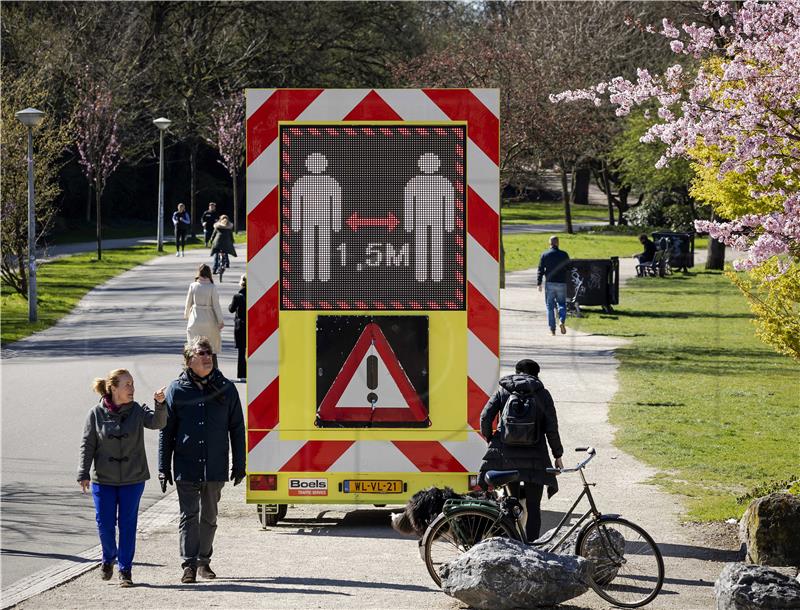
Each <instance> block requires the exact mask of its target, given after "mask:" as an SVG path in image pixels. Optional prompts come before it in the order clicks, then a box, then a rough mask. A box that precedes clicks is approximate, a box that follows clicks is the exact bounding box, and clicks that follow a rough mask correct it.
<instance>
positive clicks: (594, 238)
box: [503, 232, 708, 271]
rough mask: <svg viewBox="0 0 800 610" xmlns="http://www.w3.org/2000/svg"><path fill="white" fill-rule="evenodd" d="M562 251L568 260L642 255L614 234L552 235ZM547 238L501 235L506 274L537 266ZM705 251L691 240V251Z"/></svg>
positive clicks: (635, 243)
mask: <svg viewBox="0 0 800 610" xmlns="http://www.w3.org/2000/svg"><path fill="white" fill-rule="evenodd" d="M556 235H558V236H559V239H560V246H561V249H562V250H565V251H566V252H568V253H569V255H570V257H571V258H608V257H610V256H619V257H620V258H623V257H626V256H628V257H630V256H633V255H634V254H637V253H639V252H641V251H642V245H641V244H640V243H639V240H638V239H637V237H636V236H635V235H625V234H618V233H609V234H603V233H595V232H581V233H574V234H572V235H569V234H567V233H556ZM549 239H550V235H549V234H547V233H517V234H513V235H508V234H507V235H503V246H504V247H505V252H506V270H507V271H520V270H522V269H530V268H531V267H536V266H537V265H538V264H539V256H541V254H542V252H543V251H544V250H547V248H549V247H550V246H549V242H548V240H549ZM707 247H708V240H707V238H701V239H695V250H700V249H703V248H707Z"/></svg>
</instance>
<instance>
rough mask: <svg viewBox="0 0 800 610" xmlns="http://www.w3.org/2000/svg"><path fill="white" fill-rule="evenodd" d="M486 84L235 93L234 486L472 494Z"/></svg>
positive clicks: (490, 223)
mask: <svg viewBox="0 0 800 610" xmlns="http://www.w3.org/2000/svg"><path fill="white" fill-rule="evenodd" d="M498 155H499V92H498V91H497V90H493V89H375V90H370V89H357V90H343V89H251V90H248V91H247V232H248V263H247V274H248V326H247V328H248V350H247V351H248V387H247V431H248V434H247V439H248V447H247V449H248V463H247V469H248V488H247V501H248V502H251V503H257V504H261V505H268V506H269V508H268V509H267V507H266V506H265V507H264V510H262V511H260V512H259V514H264V515H280V514H285V509H284V510H283V511H281V510H276V509H275V508H274V505H282V504H287V503H289V502H293V503H297V502H317V503H342V504H359V503H365V504H385V503H386V502H387V501H389V500H391V502H392V503H401V502H404V501H405V500H406V499H408V498H409V497H410V496H411V495H413V494H414V493H416V492H417V491H419V490H420V489H423V488H426V487H429V486H431V485H436V486H439V487H443V486H449V487H451V488H453V489H454V490H456V491H466V490H467V488H468V481H469V475H471V474H474V473H476V471H477V469H478V466H479V464H480V460H481V458H482V456H483V453H484V451H485V442H484V441H483V439H482V438H481V436H480V433H479V430H480V412H481V409H482V408H483V406H484V404H485V403H486V401H487V400H488V397H489V395H490V394H491V393H492V392H493V391H494V388H495V386H496V383H497V379H498V372H499V357H498V354H499V317H500V316H499V275H498V273H499V266H498V256H499V231H500V225H499V170H498Z"/></svg>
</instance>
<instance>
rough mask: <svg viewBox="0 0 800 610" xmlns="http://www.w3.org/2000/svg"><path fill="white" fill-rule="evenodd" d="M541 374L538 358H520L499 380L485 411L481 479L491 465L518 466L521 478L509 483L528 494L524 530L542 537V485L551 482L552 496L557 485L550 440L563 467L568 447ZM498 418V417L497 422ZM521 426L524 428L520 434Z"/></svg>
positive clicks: (514, 490) (521, 496)
mask: <svg viewBox="0 0 800 610" xmlns="http://www.w3.org/2000/svg"><path fill="white" fill-rule="evenodd" d="M538 375H539V365H538V364H537V363H536V362H534V361H533V360H528V359H525V360H520V361H519V362H517V365H516V373H515V374H514V375H508V376H506V377H503V378H502V379H501V380H500V387H499V388H498V389H497V391H496V392H495V393H494V394H493V395H492V397H491V398H490V399H489V402H487V403H486V406H485V407H484V408H483V411H481V434H483V436H484V438H485V439H486V442H487V443H488V449H487V451H486V454H485V455H484V457H483V463H482V464H481V481H482V480H483V474H484V473H485V472H486V471H487V470H519V473H520V480H519V482H516V483H512V484H511V485H510V486H509V487H510V490H511V493H512V494H513V495H514V496H516V497H517V498H519V499H520V500H522V499H524V500H525V504H526V507H527V510H528V520H527V522H526V525H525V535H526V537H527V538H528V541H529V542H533V541H534V540H536V539H537V538H538V537H539V529H540V528H541V525H542V517H541V509H540V504H541V501H542V492H543V490H544V487H545V486H547V497H548V498H551V497H552V496H553V495H554V494H555V493H556V492H557V491H558V482H557V481H556V477H555V475H553V474H551V473H548V472H547V471H546V469H547V468H552V464H551V462H550V456H549V455H548V451H547V447H548V445H549V446H550V451H551V452H552V454H553V457H554V458H555V465H556V468H563V467H564V464H563V462H562V461H561V456H562V455H563V454H564V448H563V447H562V446H561V438H560V437H559V434H558V418H557V416H556V408H555V405H554V404H553V397H552V396H550V392H548V391H547V390H546V389H545V387H544V384H543V383H542V382H541V381H540V380H539V377H538ZM495 418H497V419H498V424H497V427H496V428H495V427H494V425H493V424H494V421H495ZM512 428H513V431H512ZM521 429H524V430H525V431H526V432H525V433H524V434H519V433H518V431H519V430H521ZM515 433H516V435H515ZM520 483H521V485H520Z"/></svg>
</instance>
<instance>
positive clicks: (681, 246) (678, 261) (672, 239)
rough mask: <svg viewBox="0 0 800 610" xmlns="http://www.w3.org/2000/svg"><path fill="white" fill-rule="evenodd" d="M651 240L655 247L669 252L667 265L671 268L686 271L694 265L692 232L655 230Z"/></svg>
mask: <svg viewBox="0 0 800 610" xmlns="http://www.w3.org/2000/svg"><path fill="white" fill-rule="evenodd" d="M653 242H655V244H656V248H657V249H659V250H664V249H666V250H667V251H668V252H669V266H670V267H672V268H673V269H678V270H680V271H688V270H689V267H694V233H675V232H670V231H657V232H655V233H653Z"/></svg>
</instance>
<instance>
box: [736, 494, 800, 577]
mask: <svg viewBox="0 0 800 610" xmlns="http://www.w3.org/2000/svg"><path fill="white" fill-rule="evenodd" d="M739 537H740V539H741V541H742V542H743V543H744V544H745V546H746V547H747V560H748V561H750V562H751V563H756V564H759V565H767V566H800V497H798V496H794V495H792V494H789V493H774V494H770V495H768V496H764V497H763V498H757V499H755V500H753V501H752V502H751V503H750V506H748V507H747V510H746V511H745V513H744V515H743V516H742V520H741V521H740V522H739Z"/></svg>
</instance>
